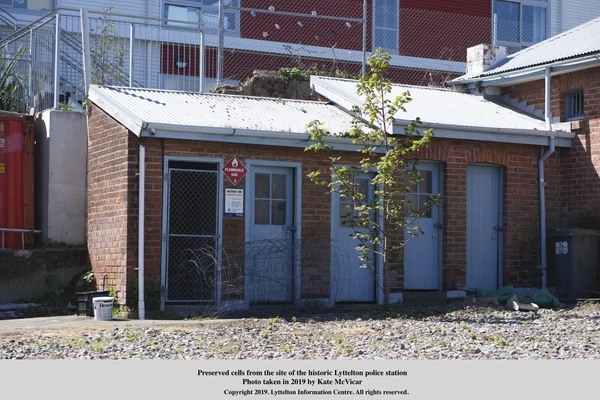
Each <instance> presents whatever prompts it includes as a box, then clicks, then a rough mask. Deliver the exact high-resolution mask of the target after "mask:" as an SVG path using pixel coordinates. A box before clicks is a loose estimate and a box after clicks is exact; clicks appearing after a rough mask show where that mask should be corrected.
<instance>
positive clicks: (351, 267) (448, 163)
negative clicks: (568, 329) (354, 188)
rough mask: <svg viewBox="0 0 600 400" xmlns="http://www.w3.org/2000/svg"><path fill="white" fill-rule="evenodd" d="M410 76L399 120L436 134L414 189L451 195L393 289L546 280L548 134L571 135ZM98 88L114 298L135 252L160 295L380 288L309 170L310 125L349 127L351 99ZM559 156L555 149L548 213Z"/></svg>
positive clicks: (345, 94)
mask: <svg viewBox="0 0 600 400" xmlns="http://www.w3.org/2000/svg"><path fill="white" fill-rule="evenodd" d="M312 84H313V89H314V90H315V91H316V92H317V93H319V94H320V95H321V96H324V97H327V98H329V99H330V100H331V101H332V102H334V103H337V105H338V106H339V107H341V108H342V109H348V110H349V109H351V107H352V105H353V104H356V103H357V102H358V103H360V99H358V98H357V97H356V95H355V94H354V92H355V90H356V89H355V82H354V81H351V80H344V79H335V78H322V77H314V78H313V79H312ZM407 89H410V91H411V94H412V97H413V99H414V100H413V102H412V103H410V105H409V106H408V107H407V114H406V115H398V116H396V117H397V120H396V124H395V125H394V132H402V129H403V126H405V125H406V123H407V121H408V120H412V119H414V118H416V117H417V116H418V117H421V119H422V120H423V121H424V122H425V124H426V125H428V126H431V127H434V129H435V135H436V136H435V138H434V139H433V142H432V144H431V146H430V147H428V148H427V149H426V150H424V151H423V152H422V154H420V155H419V163H418V165H417V168H418V169H419V170H420V171H421V174H422V175H423V176H424V177H425V179H426V181H427V182H429V183H428V184H424V185H419V189H417V190H416V192H415V193H412V195H413V196H414V197H415V199H418V198H419V197H423V198H427V196H429V195H434V194H441V195H442V196H443V197H444V203H443V204H442V205H441V206H440V207H437V208H435V209H433V210H432V211H431V213H429V214H428V215H427V216H426V217H423V218H420V219H419V221H418V224H419V226H420V227H421V228H422V230H423V231H424V232H425V234H424V235H421V236H419V237H417V238H414V240H413V239H411V241H409V242H408V243H407V245H406V246H405V248H404V253H403V254H401V253H400V254H396V258H397V259H398V262H397V263H395V264H394V267H393V270H392V272H391V274H390V279H391V283H392V291H393V292H402V291H406V290H428V291H432V290H433V291H439V290H446V289H454V288H460V287H465V286H468V287H485V288H496V287H498V286H501V285H505V284H513V285H515V286H517V287H532V286H539V282H540V276H541V272H540V271H539V269H538V268H537V265H538V259H537V255H538V251H537V248H538V243H539V238H538V232H537V230H536V229H535V227H536V226H537V225H538V221H539V213H538V209H539V201H538V195H537V192H536V191H537V184H538V181H537V168H538V160H539V157H540V149H542V148H544V147H545V146H547V145H548V143H549V140H550V137H552V138H553V140H554V142H555V145H556V147H557V148H562V147H566V148H568V147H569V146H570V142H571V137H572V136H573V135H572V134H571V133H568V132H558V131H554V132H546V130H545V125H544V123H543V121H541V120H539V119H536V118H533V117H530V116H526V115H523V114H521V113H519V112H517V111H514V110H511V109H509V108H507V107H503V106H499V105H497V104H495V103H493V102H490V101H487V100H484V99H482V98H481V97H479V96H473V95H469V94H467V93H459V92H456V91H453V90H446V89H432V88H423V87H405V86H399V85H394V88H393V93H392V95H393V96H396V95H398V94H400V93H401V92H403V91H405V90H407ZM90 100H91V102H92V107H91V113H90V117H89V132H90V142H89V143H90V147H89V166H88V173H89V176H88V208H89V209H88V245H89V252H90V260H91V264H92V268H93V270H94V272H95V273H96V274H97V275H98V276H102V275H104V274H107V275H108V282H107V283H108V284H111V285H115V287H116V288H117V292H118V293H119V302H120V303H121V304H125V303H129V304H134V305H135V304H136V301H137V299H136V297H135V287H136V283H135V282H136V279H137V276H138V275H137V274H138V271H136V268H138V267H139V266H143V268H144V274H145V279H144V282H145V285H146V287H147V288H153V289H152V290H153V292H154V293H159V292H160V295H161V296H160V304H161V305H162V306H166V307H168V306H170V305H176V304H190V303H191V304H199V303H200V304H215V303H216V304H217V305H220V306H228V307H234V306H235V307H246V306H248V305H252V304H255V303H264V302H268V303H272V302H275V303H294V304H297V305H301V304H302V303H303V302H306V301H323V302H325V303H327V304H332V303H335V302H379V303H380V302H382V301H383V292H382V289H381V276H382V263H381V261H380V260H378V259H377V258H376V261H375V263H374V265H373V272H372V271H370V270H368V269H360V268H359V267H358V264H359V262H358V259H357V256H356V253H355V250H354V247H355V246H356V244H355V242H352V240H351V239H349V238H348V236H349V232H345V231H344V229H348V228H343V227H341V226H340V212H341V211H340V210H341V209H342V208H343V207H344V206H345V205H344V204H342V203H343V201H340V199H339V196H338V197H336V196H335V195H334V196H332V195H330V194H327V193H326V190H325V189H324V188H322V187H319V186H316V185H315V184H314V183H313V182H311V181H310V179H308V178H307V176H306V175H307V173H308V172H311V171H313V170H314V169H315V168H320V169H323V170H324V173H326V171H325V170H326V166H327V165H328V159H327V156H326V155H324V154H317V153H307V152H305V151H304V149H305V148H306V146H307V145H308V144H309V141H308V139H309V135H308V134H307V133H306V125H307V124H308V123H309V122H311V121H313V120H315V119H318V120H320V121H323V122H325V127H326V129H328V130H330V131H332V132H344V131H347V129H348V127H349V124H350V123H351V116H350V114H347V113H345V112H343V111H342V110H340V108H338V107H336V106H334V105H332V104H329V103H322V102H310V101H299V100H276V99H265V98H251V97H243V96H228V95H214V94H212V95H211V94H190V93H183V92H169V91H157V90H144V89H127V88H111V87H97V86H92V88H91V91H90ZM335 145H336V149H337V150H338V151H341V152H344V153H345V154H347V155H349V157H350V158H347V160H348V159H349V160H351V159H352V157H356V156H357V154H354V153H355V148H354V147H352V146H351V145H350V144H349V143H347V142H345V141H344V139H341V138H340V139H339V140H338V141H336V143H335ZM140 157H143V158H144V159H145V162H143V163H142V164H140ZM234 157H235V160H236V162H237V163H238V165H237V167H236V168H237V169H235V170H234V171H235V172H238V173H243V168H245V169H247V172H248V173H247V175H245V177H242V178H241V179H239V181H237V182H236V183H235V184H234V183H233V181H231V180H230V179H228V178H227V177H226V176H225V173H224V172H223V167H224V166H225V164H226V163H228V162H230V161H233V160H234ZM141 166H143V167H145V168H141V169H140V167H141ZM558 167H559V165H558V162H557V157H556V156H554V157H550V159H549V160H548V162H547V167H546V168H547V170H549V171H553V172H552V173H549V174H548V175H549V183H552V184H551V185H549V186H550V187H552V188H553V189H549V190H548V202H547V203H548V206H547V209H548V214H549V215H550V216H551V218H550V219H551V220H552V221H558V215H559V210H558V205H557V203H556V202H555V199H558V193H557V185H556V182H555V181H554V179H555V178H554V177H556V176H557V175H558V173H557V170H558ZM240 168H241V169H240ZM138 174H139V175H138ZM140 175H141V176H142V177H143V178H144V180H145V184H144V190H143V198H145V200H144V201H142V204H143V205H144V207H143V211H144V213H145V215H144V216H143V218H140V217H139V215H140V210H142V209H140V208H139V204H140V201H139V198H140V195H141V194H142V193H141V192H140V190H139V182H140ZM235 179H236V178H234V180H235ZM366 179H368V177H366ZM228 189H234V190H228ZM240 189H242V191H240ZM417 201H418V200H417ZM140 221H141V223H142V229H140ZM556 223H558V222H556ZM140 234H142V235H143V237H140ZM154 300H155V301H156V303H158V301H157V300H158V299H157V298H155V299H154ZM148 301H150V300H148Z"/></svg>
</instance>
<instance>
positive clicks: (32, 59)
mask: <svg viewBox="0 0 600 400" xmlns="http://www.w3.org/2000/svg"><path fill="white" fill-rule="evenodd" d="M29 35H30V36H29V104H28V106H29V114H30V115H33V114H35V101H34V96H35V91H34V79H35V78H34V73H33V66H34V65H35V50H34V47H35V41H34V40H33V29H31V30H30V31H29Z"/></svg>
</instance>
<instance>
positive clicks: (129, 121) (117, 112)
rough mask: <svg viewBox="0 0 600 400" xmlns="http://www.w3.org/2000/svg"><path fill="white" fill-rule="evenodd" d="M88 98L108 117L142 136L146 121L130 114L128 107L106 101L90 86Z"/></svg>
mask: <svg viewBox="0 0 600 400" xmlns="http://www.w3.org/2000/svg"><path fill="white" fill-rule="evenodd" d="M88 97H89V99H90V101H91V102H92V103H94V104H96V105H97V106H98V107H99V108H101V109H103V110H104V111H105V112H106V113H107V114H108V115H110V116H111V117H113V118H114V119H116V120H117V121H119V122H120V123H121V124H122V125H124V126H125V127H126V128H127V129H129V130H130V131H131V132H133V133H134V134H136V135H137V136H140V135H141V132H142V126H143V125H144V121H142V120H141V119H140V118H139V117H138V116H137V115H136V114H135V113H132V112H130V111H129V110H128V109H127V107H125V106H124V105H121V104H118V103H115V102H113V101H109V100H106V99H105V98H104V97H103V96H102V95H100V94H98V93H97V92H96V91H95V90H94V88H93V87H92V86H90V91H89V93H88Z"/></svg>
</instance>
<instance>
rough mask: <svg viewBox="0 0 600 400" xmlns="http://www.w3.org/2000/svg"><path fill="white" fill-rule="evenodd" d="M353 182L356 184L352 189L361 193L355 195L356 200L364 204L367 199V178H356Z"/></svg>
mask: <svg viewBox="0 0 600 400" xmlns="http://www.w3.org/2000/svg"><path fill="white" fill-rule="evenodd" d="M354 182H355V184H356V186H355V187H354V190H355V191H356V193H360V194H361V195H362V196H356V199H357V200H358V201H357V202H359V203H363V204H364V203H365V202H366V201H369V181H368V180H367V179H356V180H355V181H354Z"/></svg>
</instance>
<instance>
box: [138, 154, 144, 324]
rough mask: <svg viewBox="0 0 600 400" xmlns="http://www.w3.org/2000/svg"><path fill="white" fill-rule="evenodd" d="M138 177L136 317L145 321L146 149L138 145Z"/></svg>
mask: <svg viewBox="0 0 600 400" xmlns="http://www.w3.org/2000/svg"><path fill="white" fill-rule="evenodd" d="M139 161H140V162H139V164H140V173H139V174H140V175H139V179H140V181H139V190H138V192H139V214H138V215H139V217H138V317H139V319H146V303H145V300H144V241H145V237H144V231H145V208H144V203H145V201H146V190H145V188H146V148H145V147H144V146H143V145H140V160H139Z"/></svg>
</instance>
